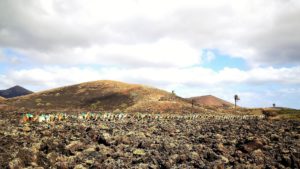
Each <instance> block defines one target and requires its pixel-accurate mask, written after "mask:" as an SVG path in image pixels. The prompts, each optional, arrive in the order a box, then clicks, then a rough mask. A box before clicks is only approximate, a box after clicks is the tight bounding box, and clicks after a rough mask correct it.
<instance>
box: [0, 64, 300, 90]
mask: <svg viewBox="0 0 300 169" xmlns="http://www.w3.org/2000/svg"><path fill="white" fill-rule="evenodd" d="M299 77H300V67H299V66H298V67H292V68H279V69H276V68H272V67H268V68H254V69H251V70H248V71H242V70H239V69H234V68H225V69H223V70H221V71H219V72H216V71H213V70H212V69H208V68H201V67H189V68H117V67H103V68H98V69H96V68H93V69H92V68H77V67H71V68H63V67H44V68H33V69H22V70H12V71H11V72H9V73H7V74H5V75H4V78H3V79H8V80H9V79H10V80H11V81H13V82H14V83H16V84H24V85H35V86H42V87H43V88H44V89H46V88H50V87H58V86H62V85H66V84H74V83H80V82H84V81H91V80H99V79H112V80H119V81H125V82H130V83H142V84H149V85H153V86H156V87H161V88H167V87H168V86H172V85H175V86H176V85H179V86H181V85H183V86H191V87H195V86H200V87H201V86H215V87H217V86H219V87H221V86H228V85H237V84H251V85H254V86H255V85H262V84H273V83H276V84H289V85H298V84H300V78H299Z"/></svg>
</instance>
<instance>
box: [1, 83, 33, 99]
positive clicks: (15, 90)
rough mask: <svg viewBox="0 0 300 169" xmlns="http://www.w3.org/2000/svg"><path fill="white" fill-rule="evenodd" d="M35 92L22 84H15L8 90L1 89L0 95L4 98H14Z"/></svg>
mask: <svg viewBox="0 0 300 169" xmlns="http://www.w3.org/2000/svg"><path fill="white" fill-rule="evenodd" d="M31 93H33V92H32V91H29V90H27V89H25V88H23V87H21V86H14V87H11V88H9V89H6V90H0V96H1V97H4V98H13V97H17V96H24V95H28V94H31Z"/></svg>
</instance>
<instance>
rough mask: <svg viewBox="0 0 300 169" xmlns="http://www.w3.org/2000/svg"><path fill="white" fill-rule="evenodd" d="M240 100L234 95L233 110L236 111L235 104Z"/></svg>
mask: <svg viewBox="0 0 300 169" xmlns="http://www.w3.org/2000/svg"><path fill="white" fill-rule="evenodd" d="M239 100H240V98H239V96H238V95H237V94H236V95H234V108H235V109H236V102H238V101H239Z"/></svg>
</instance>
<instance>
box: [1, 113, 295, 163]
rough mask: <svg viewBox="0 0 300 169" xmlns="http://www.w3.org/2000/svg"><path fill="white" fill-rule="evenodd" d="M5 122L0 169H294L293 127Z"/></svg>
mask: <svg viewBox="0 0 300 169" xmlns="http://www.w3.org/2000/svg"><path fill="white" fill-rule="evenodd" d="M6 115H7V114H4V113H1V114H0V119H1V121H0V168H38V167H43V168H299V162H300V153H299V152H300V140H299V137H298V136H299V134H300V128H299V125H300V122H298V121H266V120H241V121H239V120H234V121H226V120H225V121H222V120H214V119H210V120H203V119H196V120H183V119H179V120H172V119H170V120H159V121H158V120H151V119H150V120H147V121H146V120H144V121H141V120H140V121H139V120H133V119H130V120H123V121H101V120H98V121H92V120H91V121H85V120H78V119H74V118H70V119H68V120H66V121H61V122H59V121H57V122H51V123H29V124H26V125H25V124H19V122H18V120H16V119H17V118H19V115H14V114H13V113H11V114H9V115H10V117H9V118H8V117H7V116H6ZM28 128H29V129H30V130H28Z"/></svg>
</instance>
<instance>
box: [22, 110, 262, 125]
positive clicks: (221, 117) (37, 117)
mask: <svg viewBox="0 0 300 169" xmlns="http://www.w3.org/2000/svg"><path fill="white" fill-rule="evenodd" d="M71 119H73V120H80V121H112V122H117V121H166V120H218V121H231V120H260V119H265V115H232V114H218V115H208V114H205V115H204V114H185V115H179V114H143V113H136V114H133V113H92V112H82V113H80V114H77V115H68V114H67V113H53V114H31V113H25V114H23V115H22V118H21V123H29V122H39V123H42V122H55V121H66V120H71Z"/></svg>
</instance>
